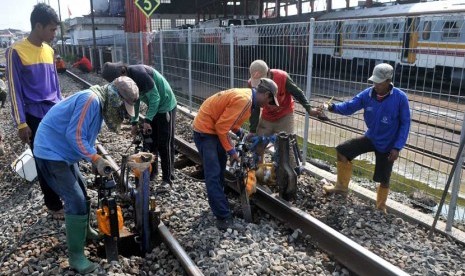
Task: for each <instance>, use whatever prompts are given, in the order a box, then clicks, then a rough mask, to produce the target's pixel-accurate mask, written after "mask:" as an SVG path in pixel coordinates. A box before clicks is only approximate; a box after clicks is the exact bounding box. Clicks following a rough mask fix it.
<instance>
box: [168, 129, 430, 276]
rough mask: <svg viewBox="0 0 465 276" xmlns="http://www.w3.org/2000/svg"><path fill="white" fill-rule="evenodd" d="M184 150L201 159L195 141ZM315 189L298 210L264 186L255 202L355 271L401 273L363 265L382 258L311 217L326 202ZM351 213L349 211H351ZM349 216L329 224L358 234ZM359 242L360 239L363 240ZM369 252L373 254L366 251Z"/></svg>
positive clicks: (305, 193) (305, 194)
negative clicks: (319, 201)
mask: <svg viewBox="0 0 465 276" xmlns="http://www.w3.org/2000/svg"><path fill="white" fill-rule="evenodd" d="M188 125H189V123H187V125H184V123H181V124H178V123H177V126H178V128H177V129H182V130H183V131H187V132H188V133H189V127H188ZM179 141H181V140H179ZM179 141H178V142H177V144H178V146H179V147H184V146H182V144H186V143H183V142H179ZM187 144H188V143H187ZM189 148H190V149H189ZM181 151H190V153H185V154H186V155H188V156H190V158H192V159H194V160H197V162H198V161H199V160H198V158H197V159H196V158H195V156H196V153H195V148H193V147H192V144H191V145H190V146H186V147H185V148H184V150H181ZM186 184H187V183H186ZM187 185H190V184H187ZM315 191H316V190H315V188H312V187H311V186H308V187H307V186H305V187H304V186H302V190H300V189H299V194H300V195H299V197H300V199H299V202H298V204H297V206H305V208H303V209H297V208H296V207H293V206H292V205H290V204H289V203H287V202H285V201H282V200H280V199H279V198H277V197H276V196H274V195H272V194H270V193H268V192H267V191H266V190H264V189H260V190H259V193H258V194H257V195H256V198H255V196H254V199H253V202H254V204H256V205H257V206H258V207H260V208H263V209H264V210H267V208H268V210H274V211H270V213H271V212H276V213H271V214H273V216H276V218H278V219H283V220H285V221H286V222H289V227H291V228H292V229H296V230H295V232H294V233H297V232H301V233H304V235H307V234H308V237H311V238H312V240H314V243H315V244H316V245H317V246H320V245H321V246H322V248H323V250H325V251H326V252H328V253H329V254H330V255H332V256H333V257H334V258H335V259H336V260H339V259H340V260H341V261H340V263H341V264H343V265H346V263H347V264H348V265H347V267H348V268H349V269H350V270H352V271H354V272H357V273H358V271H359V270H360V271H361V272H360V273H361V274H362V275H373V274H369V273H366V274H364V271H365V272H366V271H368V270H367V267H369V270H370V271H381V272H386V273H387V274H383V273H381V274H379V275H398V274H392V273H391V272H392V271H391V270H390V268H389V267H394V269H397V270H400V269H399V268H396V267H395V266H393V265H392V264H389V263H388V267H386V266H383V265H382V263H381V264H380V263H378V264H374V263H372V264H370V265H369V266H368V265H360V264H366V262H376V260H377V259H380V258H379V257H377V256H376V255H375V254H373V253H371V252H369V251H368V250H367V249H364V250H363V247H361V246H360V245H357V244H356V243H355V242H352V243H351V242H350V240H345V239H344V238H341V236H342V235H341V234H339V233H337V232H336V231H334V230H332V229H331V228H329V227H328V226H324V225H323V224H322V223H321V222H320V223H318V222H316V221H315V220H311V219H309V217H310V216H309V215H308V214H307V213H306V212H310V213H311V212H314V211H316V210H317V209H313V208H320V207H318V206H321V205H320V204H322V203H318V202H314V201H313V198H315V196H317V195H318V194H317V193H316V194H314V195H312V193H315ZM310 195H311V199H310V201H309V200H308V199H309V196H310ZM169 200H170V199H168V201H166V200H165V201H164V202H165V203H167V202H169ZM335 200H336V201H339V200H338V199H335ZM352 200H353V199H351V201H352ZM255 201H256V202H255ZM322 202H325V200H324V199H323V201H322ZM339 203H340V202H339ZM336 204H338V203H336ZM343 204H344V203H343ZM275 206H276V208H275ZM289 207H290V208H291V211H290V210H289ZM299 208H301V207H299ZM341 208H343V209H339V208H336V209H333V208H330V209H329V212H330V213H328V215H329V214H331V212H338V213H341V211H342V210H346V209H345V207H343V206H341ZM348 208H350V209H347V210H351V209H352V208H353V207H349V206H348ZM369 209H371V207H369ZM277 210H279V211H277ZM177 212H178V211H175V214H177ZM266 212H268V211H266ZM289 212H291V213H289ZM350 212H351V211H350ZM350 212H349V213H348V214H350ZM343 213H344V212H343ZM359 214H360V215H361V213H359ZM324 216H325V215H323V217H324ZM346 216H347V213H346V215H342V217H341V216H340V215H338V216H337V217H336V218H335V220H333V219H330V220H327V222H326V223H328V222H330V223H329V224H328V225H331V227H333V228H335V229H338V230H339V231H341V232H342V233H344V234H345V235H348V234H349V236H352V234H353V233H354V232H353V230H352V231H351V230H348V231H349V232H347V230H346V229H345V227H347V223H348V222H347V217H346ZM371 216H372V215H368V217H371ZM375 217H377V216H375ZM320 218H321V214H320ZM328 218H329V217H328ZM380 218H381V217H380ZM302 219H303V220H306V221H307V222H305V223H303V224H301V223H302V222H301V220H302ZM189 220H191V219H187V220H186V222H187V221H189ZM207 220H208V219H207ZM375 220H376V219H375ZM381 220H384V219H382V218H381ZM390 220H391V219H389V221H390ZM169 221H170V222H172V221H173V220H172V217H171V218H170V219H169ZM394 221H395V220H394ZM262 223H264V222H263V221H261V222H260V224H262ZM341 223H342V224H341ZM388 223H389V222H388ZM391 223H392V222H391ZM170 224H171V223H170ZM357 224H358V222H357ZM189 225H190V224H189ZM207 225H208V223H207ZM207 225H205V226H206V227H207V229H208V226H207ZM344 225H346V226H344ZM362 225H363V223H362ZM353 226H355V223H354V224H353ZM190 227H194V229H195V228H196V226H190ZM248 227H249V226H247V229H248ZM358 227H359V226H357V228H358ZM362 227H363V226H362ZM372 227H373V226H372ZM376 227H378V226H374V229H377V228H376ZM381 227H383V226H381ZM182 229H185V227H182ZM327 229H330V230H332V231H333V232H332V233H331V231H330V230H329V233H328V232H325V231H326V230H327ZM401 232H402V231H401ZM332 234H335V235H336V236H337V235H338V234H339V240H338V237H336V238H335V239H336V244H338V246H337V247H335V246H334V240H332V239H333V238H332V237H331V235H332ZM226 235H227V234H226ZM181 236H182V235H181ZM189 237H190V238H192V236H191V235H189ZM320 239H321V240H320ZM419 239H421V238H417V240H419ZM356 240H357V237H356ZM330 241H331V242H330ZM184 242H185V241H184ZM358 242H360V240H359V241H358ZM364 246H367V245H364ZM358 247H360V248H362V251H361V252H358V253H354V252H355V251H352V250H357V248H358ZM367 247H368V248H371V249H372V246H367ZM189 248H190V247H189ZM342 248H343V249H342ZM354 248H355V249H354ZM375 248H376V247H375ZM367 251H368V252H369V253H367V254H365V253H366V252H367ZM375 251H376V250H375ZM338 252H343V253H342V254H340V255H338ZM376 252H378V251H376ZM380 252H381V253H382V252H383V251H380ZM189 254H194V253H192V252H190V253H189ZM333 254H334V255H333ZM352 254H355V255H352ZM354 256H356V257H354ZM367 256H368V257H367ZM373 256H374V258H371V259H370V257H373ZM382 256H385V253H383V254H382ZM354 258H357V260H359V261H357V262H355V261H354ZM364 258H368V259H370V260H367V259H364ZM388 258H390V257H388ZM196 259H197V258H194V261H195V260H196ZM390 261H391V262H394V263H397V262H396V261H394V260H392V259H390ZM384 262H385V261H384ZM402 262H403V261H401V263H402ZM401 267H402V265H401ZM412 269H413V268H412V267H410V268H409V270H410V271H412ZM397 270H395V271H396V273H397V272H398V271H397ZM401 272H402V271H401Z"/></svg>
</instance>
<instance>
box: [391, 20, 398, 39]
mask: <svg viewBox="0 0 465 276" xmlns="http://www.w3.org/2000/svg"><path fill="white" fill-rule="evenodd" d="M399 31H400V24H399V23H394V24H392V32H391V34H392V37H393V38H394V37H399Z"/></svg>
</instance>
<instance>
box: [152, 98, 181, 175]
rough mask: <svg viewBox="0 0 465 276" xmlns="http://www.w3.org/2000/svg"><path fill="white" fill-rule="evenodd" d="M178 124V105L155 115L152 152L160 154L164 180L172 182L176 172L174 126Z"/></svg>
mask: <svg viewBox="0 0 465 276" xmlns="http://www.w3.org/2000/svg"><path fill="white" fill-rule="evenodd" d="M175 124H176V107H175V108H174V109H173V110H171V111H169V112H166V113H157V115H155V117H153V120H152V123H151V126H152V139H153V144H152V152H153V153H155V154H156V153H157V152H158V155H160V161H161V171H162V173H163V181H165V182H167V183H172V180H173V177H174V176H173V172H174V126H175Z"/></svg>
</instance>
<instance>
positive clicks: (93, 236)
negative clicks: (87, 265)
mask: <svg viewBox="0 0 465 276" xmlns="http://www.w3.org/2000/svg"><path fill="white" fill-rule="evenodd" d="M86 204H87V233H86V239H87V240H92V241H96V240H100V239H102V238H103V235H99V233H98V232H97V231H95V230H94V228H92V227H90V200H89V199H88V200H86Z"/></svg>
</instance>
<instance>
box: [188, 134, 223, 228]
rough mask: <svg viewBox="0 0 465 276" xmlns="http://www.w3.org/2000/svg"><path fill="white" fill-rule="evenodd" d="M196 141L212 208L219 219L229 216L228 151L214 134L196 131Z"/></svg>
mask: <svg viewBox="0 0 465 276" xmlns="http://www.w3.org/2000/svg"><path fill="white" fill-rule="evenodd" d="M194 142H195V146H196V147H197V149H198V150H199V154H200V158H202V163H203V173H204V176H205V185H206V186H207V195H208V203H209V204H210V208H211V209H212V212H213V214H214V215H215V216H216V217H217V218H218V219H226V218H229V217H230V216H231V213H230V211H229V203H228V199H227V198H226V195H225V194H224V172H225V170H226V162H227V161H228V158H227V155H226V151H225V150H224V148H223V146H222V145H221V142H220V139H218V136H216V135H213V134H204V133H199V132H196V131H194Z"/></svg>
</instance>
